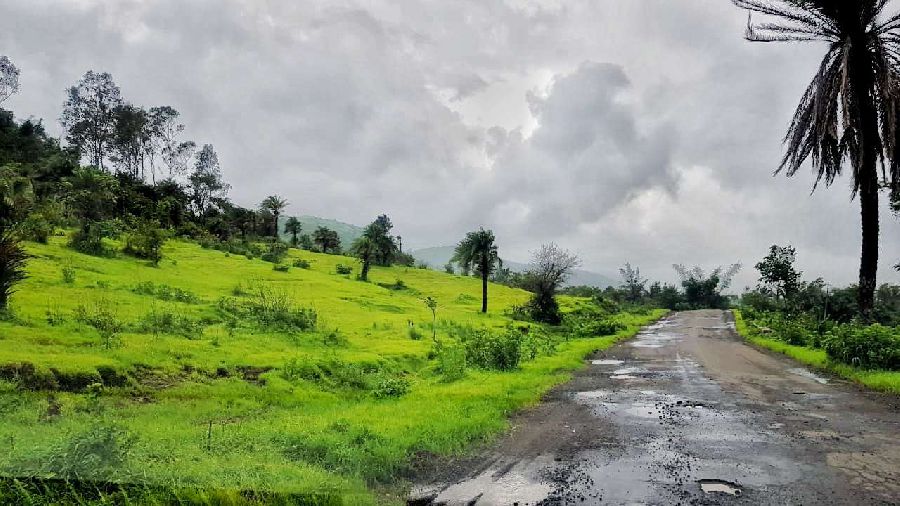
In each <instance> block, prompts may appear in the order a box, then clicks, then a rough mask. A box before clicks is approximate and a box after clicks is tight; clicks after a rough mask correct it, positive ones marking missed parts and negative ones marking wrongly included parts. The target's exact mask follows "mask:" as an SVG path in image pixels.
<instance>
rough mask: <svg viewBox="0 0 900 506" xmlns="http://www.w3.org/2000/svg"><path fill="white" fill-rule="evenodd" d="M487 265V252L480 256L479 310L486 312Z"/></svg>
mask: <svg viewBox="0 0 900 506" xmlns="http://www.w3.org/2000/svg"><path fill="white" fill-rule="evenodd" d="M489 270H490V266H489V265H488V257H487V254H483V255H482V256H481V312H482V313H487V283H488V271H489Z"/></svg>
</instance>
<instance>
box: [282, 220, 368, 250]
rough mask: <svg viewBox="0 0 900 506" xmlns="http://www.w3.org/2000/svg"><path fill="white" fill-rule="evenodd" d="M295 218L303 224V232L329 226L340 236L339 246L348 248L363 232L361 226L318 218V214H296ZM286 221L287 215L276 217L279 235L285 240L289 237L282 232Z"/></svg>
mask: <svg viewBox="0 0 900 506" xmlns="http://www.w3.org/2000/svg"><path fill="white" fill-rule="evenodd" d="M297 219H298V220H300V224H301V225H302V226H303V232H301V233H303V234H310V236H311V235H312V233H313V232H314V231H315V230H316V229H317V228H319V227H326V228H330V229H331V230H334V231H335V232H337V234H338V237H340V238H341V247H342V248H345V249H346V248H348V247H350V245H351V244H353V241H355V240H356V239H357V238H359V236H361V235H362V233H363V228H362V227H357V226H356V225H351V224H349V223H344V222H342V221H337V220H330V219H328V218H319V217H318V216H297ZM285 221H287V216H282V217H281V218H279V219H278V231H279V232H280V233H281V237H283V238H284V239H285V240H289V239H290V237H291V236H290V234H285V233H284V222H285Z"/></svg>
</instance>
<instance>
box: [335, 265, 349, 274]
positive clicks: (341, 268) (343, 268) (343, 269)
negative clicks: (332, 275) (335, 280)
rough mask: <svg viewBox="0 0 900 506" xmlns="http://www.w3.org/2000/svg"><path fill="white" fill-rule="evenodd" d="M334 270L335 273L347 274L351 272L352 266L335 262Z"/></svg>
mask: <svg viewBox="0 0 900 506" xmlns="http://www.w3.org/2000/svg"><path fill="white" fill-rule="evenodd" d="M334 272H336V273H337V274H342V275H348V274H352V273H353V267H350V266H349V265H344V264H337V265H335V266H334Z"/></svg>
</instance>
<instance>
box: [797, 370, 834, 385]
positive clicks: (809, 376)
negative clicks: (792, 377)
mask: <svg viewBox="0 0 900 506" xmlns="http://www.w3.org/2000/svg"><path fill="white" fill-rule="evenodd" d="M788 372H789V373H791V374H796V375H797V376H803V377H804V378H807V379H811V380H813V381H815V382H816V383H819V384H820V385H827V384H828V380H827V379H825V378H823V377H821V376H819V375H817V374H814V373H813V372H811V371H809V370H807V369H804V368H802V367H795V368H793V369H788Z"/></svg>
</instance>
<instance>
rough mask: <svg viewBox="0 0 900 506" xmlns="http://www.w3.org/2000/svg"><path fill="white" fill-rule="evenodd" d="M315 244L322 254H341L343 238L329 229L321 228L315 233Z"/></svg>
mask: <svg viewBox="0 0 900 506" xmlns="http://www.w3.org/2000/svg"><path fill="white" fill-rule="evenodd" d="M312 240H313V242H314V243H315V244H316V245H317V246H318V247H319V249H320V250H321V251H322V253H335V254H337V253H340V252H341V238H340V236H338V233H337V232H335V231H334V230H331V229H330V228H327V227H319V228H317V229H316V230H315V231H314V232H313V238H312Z"/></svg>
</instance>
